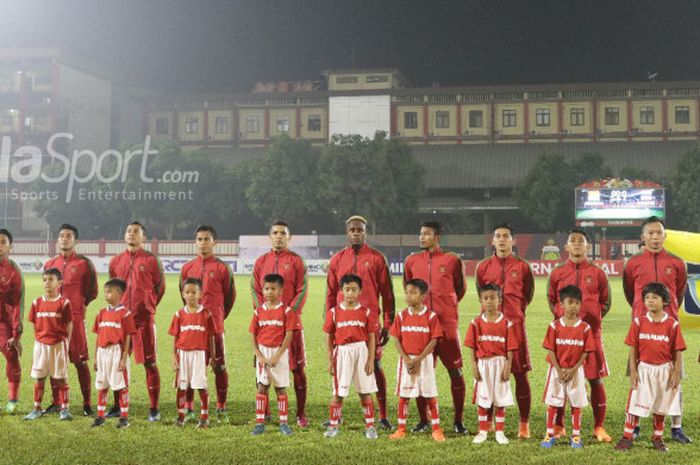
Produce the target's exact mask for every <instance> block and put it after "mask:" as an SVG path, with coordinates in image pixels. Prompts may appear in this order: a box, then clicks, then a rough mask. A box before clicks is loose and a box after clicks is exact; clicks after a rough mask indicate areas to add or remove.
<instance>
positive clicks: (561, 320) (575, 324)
mask: <svg viewBox="0 0 700 465" xmlns="http://www.w3.org/2000/svg"><path fill="white" fill-rule="evenodd" d="M559 323H560V324H561V325H562V326H566V322H565V321H564V317H561V318H559ZM581 323H583V320H581V318H579V319H578V320H576V323H574V324H573V325H571V326H566V327H567V328H578V326H579V325H580V324H581Z"/></svg>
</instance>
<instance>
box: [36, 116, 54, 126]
mask: <svg viewBox="0 0 700 465" xmlns="http://www.w3.org/2000/svg"><path fill="white" fill-rule="evenodd" d="M34 125H35V126H36V127H37V128H44V129H45V128H47V127H50V126H51V117H50V116H46V115H42V116H35V117H34Z"/></svg>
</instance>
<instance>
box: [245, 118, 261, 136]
mask: <svg viewBox="0 0 700 465" xmlns="http://www.w3.org/2000/svg"><path fill="white" fill-rule="evenodd" d="M258 131H259V130H258V117H257V116H255V115H251V116H248V117H246V119H245V132H258Z"/></svg>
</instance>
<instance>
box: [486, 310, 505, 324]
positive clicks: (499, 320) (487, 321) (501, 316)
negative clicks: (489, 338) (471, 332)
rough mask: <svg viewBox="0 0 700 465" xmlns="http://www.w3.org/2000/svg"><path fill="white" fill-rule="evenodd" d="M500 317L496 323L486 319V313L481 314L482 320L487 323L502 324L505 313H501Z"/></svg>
mask: <svg viewBox="0 0 700 465" xmlns="http://www.w3.org/2000/svg"><path fill="white" fill-rule="evenodd" d="M499 313H500V315H498V318H496V321H489V319H488V318H487V317H486V312H481V319H482V320H484V322H486V323H500V322H501V320H502V319H503V318H505V317H504V316H503V312H499Z"/></svg>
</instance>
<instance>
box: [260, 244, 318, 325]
mask: <svg viewBox="0 0 700 465" xmlns="http://www.w3.org/2000/svg"><path fill="white" fill-rule="evenodd" d="M273 273H274V274H279V275H281V276H282V278H284V289H283V290H282V303H283V304H284V305H286V306H288V307H291V308H292V310H294V311H295V312H297V313H298V314H299V316H300V318H299V324H301V312H302V310H303V309H304V303H305V302H306V295H307V293H308V285H309V283H308V278H307V276H306V264H305V263H304V260H303V259H302V258H301V257H300V256H299V255H298V254H296V253H294V252H292V251H291V250H288V249H287V250H282V251H280V252H276V251H274V250H271V251H270V252H268V253H266V254H264V255H261V256H260V257H258V259H257V260H255V266H254V267H253V276H252V277H251V280H250V292H251V293H252V295H253V308H254V309H255V308H258V307H260V306H261V305H262V304H263V303H265V298H264V297H263V295H262V290H263V279H264V278H265V276H266V275H268V274H273Z"/></svg>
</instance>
